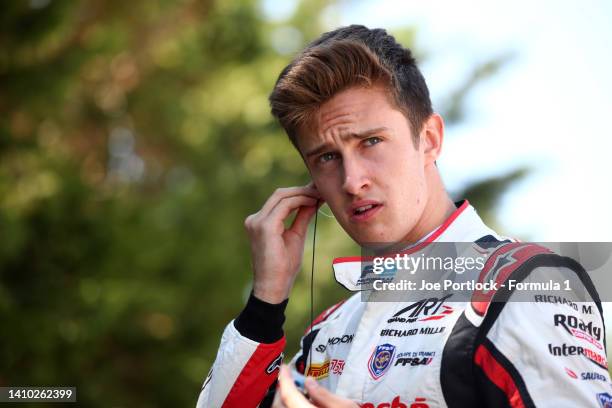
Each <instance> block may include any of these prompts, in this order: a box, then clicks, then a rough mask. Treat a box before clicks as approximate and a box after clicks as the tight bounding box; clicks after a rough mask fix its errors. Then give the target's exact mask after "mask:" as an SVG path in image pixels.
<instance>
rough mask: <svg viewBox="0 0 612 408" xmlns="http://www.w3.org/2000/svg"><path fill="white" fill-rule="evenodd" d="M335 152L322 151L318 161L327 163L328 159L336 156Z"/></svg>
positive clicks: (330, 159)
mask: <svg viewBox="0 0 612 408" xmlns="http://www.w3.org/2000/svg"><path fill="white" fill-rule="evenodd" d="M336 156H337V154H336V153H331V152H329V153H323V154H322V155H320V156H319V162H320V163H327V162H328V161H332V160H334V159H335V158H336Z"/></svg>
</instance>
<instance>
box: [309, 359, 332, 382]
mask: <svg viewBox="0 0 612 408" xmlns="http://www.w3.org/2000/svg"><path fill="white" fill-rule="evenodd" d="M306 376H307V377H313V378H314V379H315V380H320V379H322V378H326V377H327V376H329V360H326V361H324V362H323V363H321V364H313V365H311V366H310V367H308V372H307V373H306Z"/></svg>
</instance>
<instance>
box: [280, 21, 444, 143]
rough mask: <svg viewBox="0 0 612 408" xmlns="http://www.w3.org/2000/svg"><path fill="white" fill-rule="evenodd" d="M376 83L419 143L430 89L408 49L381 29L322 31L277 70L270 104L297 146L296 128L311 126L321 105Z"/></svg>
mask: <svg viewBox="0 0 612 408" xmlns="http://www.w3.org/2000/svg"><path fill="white" fill-rule="evenodd" d="M375 85H379V86H383V87H384V88H385V89H386V90H387V91H388V93H389V95H388V96H389V102H390V103H391V104H392V105H393V106H394V107H395V108H397V109H398V110H399V111H400V112H402V113H403V114H404V116H405V117H406V119H407V120H408V122H409V124H410V128H411V130H412V136H413V140H412V141H413V144H414V146H415V147H418V144H419V143H418V142H419V133H420V131H421V128H422V126H423V122H425V120H426V119H427V118H428V117H429V116H430V115H431V114H432V113H433V109H432V107H431V100H430V98H429V90H428V89H427V84H426V83H425V78H423V75H422V74H421V72H420V71H419V69H418V67H417V66H416V61H415V59H414V57H413V56H412V53H411V51H410V50H409V49H408V48H404V47H402V45H401V44H399V43H398V42H397V41H396V40H395V38H394V37H393V36H392V35H389V34H387V32H386V31H385V30H384V29H380V28H377V29H369V28H367V27H364V26H361V25H351V26H348V27H341V28H338V29H336V30H334V31H330V32H327V33H324V34H323V35H321V37H319V38H318V39H317V40H315V41H313V42H312V43H310V44H309V45H308V46H307V47H306V48H305V49H304V50H303V51H302V52H301V53H300V54H299V55H298V56H297V57H296V58H295V59H294V60H293V61H292V62H291V63H290V64H289V65H287V66H286V67H285V69H283V71H282V72H281V73H280V75H279V77H278V80H277V81H276V85H275V86H274V89H273V90H272V93H271V94H270V98H269V99H270V107H271V109H272V115H273V116H274V117H275V118H276V119H277V120H278V121H279V123H280V124H281V126H282V127H283V128H284V129H285V131H286V132H287V135H288V136H289V139H290V140H291V142H292V143H293V145H294V146H295V147H296V148H298V145H297V136H298V132H300V131H302V130H306V129H308V130H311V128H310V127H311V126H312V123H313V119H314V117H315V114H316V113H317V111H318V109H319V107H320V106H321V105H322V104H323V103H325V102H327V101H328V100H330V99H331V98H332V97H333V96H334V95H336V94H337V93H339V92H341V91H343V90H345V89H347V88H350V87H353V86H362V87H372V86H375ZM298 150H299V149H298Z"/></svg>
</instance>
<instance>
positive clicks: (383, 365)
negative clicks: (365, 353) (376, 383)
mask: <svg viewBox="0 0 612 408" xmlns="http://www.w3.org/2000/svg"><path fill="white" fill-rule="evenodd" d="M394 355H395V346H393V345H391V344H381V345H379V346H376V348H375V349H374V351H373V352H372V355H371V356H370V360H369V361H368V371H369V372H370V375H371V376H372V378H373V379H375V380H378V379H379V378H380V377H382V376H383V375H385V373H386V372H387V370H388V369H389V367H391V361H393V356H394Z"/></svg>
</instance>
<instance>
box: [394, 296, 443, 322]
mask: <svg viewBox="0 0 612 408" xmlns="http://www.w3.org/2000/svg"><path fill="white" fill-rule="evenodd" d="M451 296H452V294H451V295H447V296H444V297H443V298H439V299H438V298H435V297H432V298H429V299H422V300H419V301H418V302H414V303H413V304H411V305H410V306H408V307H405V308H403V309H402V310H400V311H399V312H397V313H396V314H394V315H393V317H392V318H391V319H389V320H387V323H395V322H399V323H414V322H416V321H417V320H418V321H423V322H424V321H429V320H440V319H443V318H445V317H446V316H447V315H449V314H452V313H453V311H454V310H453V308H452V307H450V306H446V305H445V304H444V302H445V301H446V299H448V298H449V297H451ZM408 312H410V314H408V315H407V316H404V315H405V314H407V313H408Z"/></svg>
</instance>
